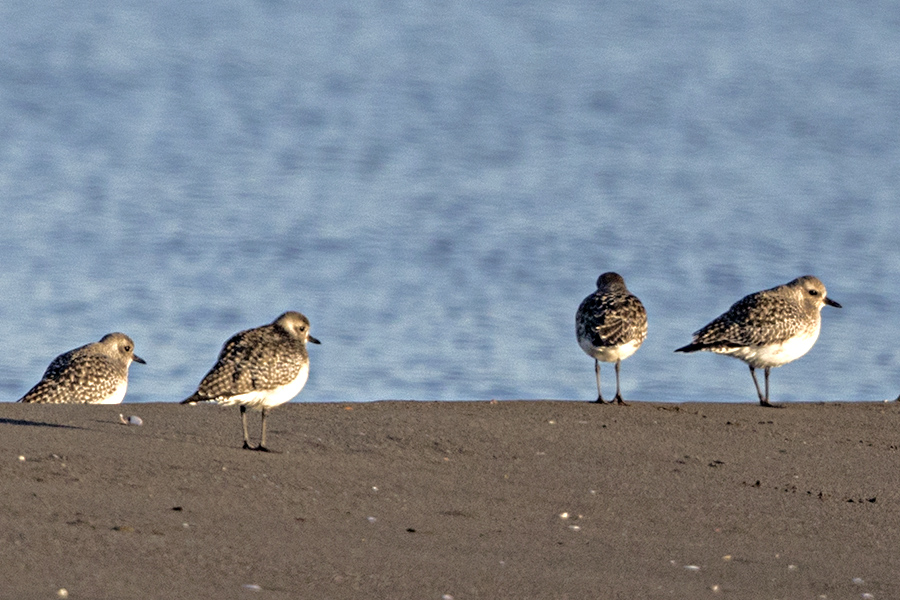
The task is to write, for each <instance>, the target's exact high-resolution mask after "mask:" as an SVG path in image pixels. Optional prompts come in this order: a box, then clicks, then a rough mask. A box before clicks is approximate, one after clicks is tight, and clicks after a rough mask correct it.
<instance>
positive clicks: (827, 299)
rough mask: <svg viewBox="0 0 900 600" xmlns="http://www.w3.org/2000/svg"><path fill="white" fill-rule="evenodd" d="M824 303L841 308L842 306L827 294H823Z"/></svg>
mask: <svg viewBox="0 0 900 600" xmlns="http://www.w3.org/2000/svg"><path fill="white" fill-rule="evenodd" d="M825 304H827V305H828V306H833V307H835V308H843V306H841V305H840V304H838V303H837V302H835V301H834V300H832V299H831V298H829V297H828V296H825Z"/></svg>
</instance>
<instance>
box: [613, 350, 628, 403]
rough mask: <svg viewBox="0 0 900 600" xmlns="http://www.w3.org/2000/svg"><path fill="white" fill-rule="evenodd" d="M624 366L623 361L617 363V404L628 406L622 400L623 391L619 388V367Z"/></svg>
mask: <svg viewBox="0 0 900 600" xmlns="http://www.w3.org/2000/svg"><path fill="white" fill-rule="evenodd" d="M621 364H622V361H621V360H617V361H616V404H622V405H625V406H627V404H626V403H625V400H623V399H622V390H621V388H620V387H619V366H620V365H621Z"/></svg>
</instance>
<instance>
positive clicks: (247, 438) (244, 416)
mask: <svg viewBox="0 0 900 600" xmlns="http://www.w3.org/2000/svg"><path fill="white" fill-rule="evenodd" d="M241 427H243V429H244V449H245V450H256V448H254V447H253V446H251V445H250V434H249V433H248V432H247V407H246V406H244V405H243V404H241Z"/></svg>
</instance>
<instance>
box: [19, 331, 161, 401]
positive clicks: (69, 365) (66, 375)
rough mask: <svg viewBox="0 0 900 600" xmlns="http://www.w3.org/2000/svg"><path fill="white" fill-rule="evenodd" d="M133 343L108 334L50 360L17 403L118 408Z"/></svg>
mask: <svg viewBox="0 0 900 600" xmlns="http://www.w3.org/2000/svg"><path fill="white" fill-rule="evenodd" d="M132 361H134V362H139V363H141V364H146V363H145V362H144V359H142V358H141V357H139V356H137V355H135V353H134V342H133V341H132V340H131V338H130V337H128V336H127V335H125V334H124V333H110V334H107V335H105V336H103V338H102V339H101V340H100V341H99V342H93V343H91V344H87V345H85V346H81V347H80V348H75V349H74V350H69V351H68V352H66V353H65V354H60V355H59V356H57V357H56V358H54V359H53V362H51V363H50V366H49V367H47V370H46V371H45V372H44V376H43V377H42V378H41V380H40V381H39V382H38V383H37V385H35V386H34V387H33V388H31V389H30V390H28V393H27V394H25V395H24V396H22V397H21V398H19V400H18V401H19V402H34V403H44V404H119V403H120V402H122V399H123V398H124V397H125V391H126V390H127V389H128V367H129V366H131V362H132Z"/></svg>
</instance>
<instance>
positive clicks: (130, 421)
mask: <svg viewBox="0 0 900 600" xmlns="http://www.w3.org/2000/svg"><path fill="white" fill-rule="evenodd" d="M119 421H121V422H122V423H124V424H125V425H143V424H144V420H143V419H141V418H140V417H136V416H134V415H131V416H130V417H126V416H125V415H122V414H120V415H119Z"/></svg>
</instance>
